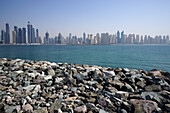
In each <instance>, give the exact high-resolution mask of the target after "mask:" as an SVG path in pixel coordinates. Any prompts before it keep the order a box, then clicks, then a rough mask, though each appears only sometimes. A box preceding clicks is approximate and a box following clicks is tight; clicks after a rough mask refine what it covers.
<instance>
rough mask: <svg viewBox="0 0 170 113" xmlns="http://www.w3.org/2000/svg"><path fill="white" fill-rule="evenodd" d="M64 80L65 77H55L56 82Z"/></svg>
mask: <svg viewBox="0 0 170 113" xmlns="http://www.w3.org/2000/svg"><path fill="white" fill-rule="evenodd" d="M62 80H63V78H61V77H57V78H55V83H60V82H61V81H62Z"/></svg>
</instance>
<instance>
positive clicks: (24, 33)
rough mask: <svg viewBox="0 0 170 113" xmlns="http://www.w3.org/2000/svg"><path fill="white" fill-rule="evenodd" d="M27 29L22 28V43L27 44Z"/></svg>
mask: <svg viewBox="0 0 170 113" xmlns="http://www.w3.org/2000/svg"><path fill="white" fill-rule="evenodd" d="M26 42H27V39H26V28H22V43H26Z"/></svg>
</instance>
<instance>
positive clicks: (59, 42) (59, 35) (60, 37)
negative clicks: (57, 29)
mask: <svg viewBox="0 0 170 113" xmlns="http://www.w3.org/2000/svg"><path fill="white" fill-rule="evenodd" d="M61 40H62V35H61V33H59V34H58V44H61Z"/></svg>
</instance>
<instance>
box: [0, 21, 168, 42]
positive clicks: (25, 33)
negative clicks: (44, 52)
mask: <svg viewBox="0 0 170 113" xmlns="http://www.w3.org/2000/svg"><path fill="white" fill-rule="evenodd" d="M0 44H30V45H32V44H33V45H34V44H38V45H39V44H44V45H56V44H67V45H78V44H80V45H95V44H96V45H97V44H101V45H106V44H170V39H169V35H166V36H161V35H159V36H155V37H151V36H149V35H145V36H140V35H135V34H128V35H127V34H125V33H124V31H122V32H119V31H117V33H115V34H109V33H101V34H99V33H97V34H96V35H93V34H86V33H83V36H82V37H77V36H76V35H75V36H72V34H71V33H70V34H69V36H67V37H66V38H64V37H63V36H62V35H61V33H59V34H58V36H55V37H54V38H50V35H49V33H48V32H46V33H45V36H44V38H41V37H40V36H39V30H38V29H35V28H34V27H33V25H31V24H30V22H28V24H27V29H26V28H18V27H17V26H14V29H13V31H12V36H10V27H9V24H8V23H6V30H1V37H0Z"/></svg>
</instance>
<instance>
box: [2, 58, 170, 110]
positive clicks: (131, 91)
mask: <svg viewBox="0 0 170 113" xmlns="http://www.w3.org/2000/svg"><path fill="white" fill-rule="evenodd" d="M159 72H160V73H161V74H160V73H159ZM169 77H170V73H169V72H164V71H160V70H151V71H150V73H149V74H148V72H146V71H145V70H135V69H127V68H123V69H121V68H116V69H115V68H111V67H99V66H88V65H80V64H68V63H58V64H56V63H51V62H48V61H32V60H22V59H17V60H12V59H6V60H2V59H0V112H2V113H5V112H7V113H12V112H17V113H22V112H23V113H25V112H26V113H74V112H75V113H82V112H83V113H116V112H118V113H131V112H145V113H151V112H165V113H167V112H169V106H170V105H169V103H170V100H169V98H170V85H169V83H170V78H169ZM158 105H159V107H158Z"/></svg>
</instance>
